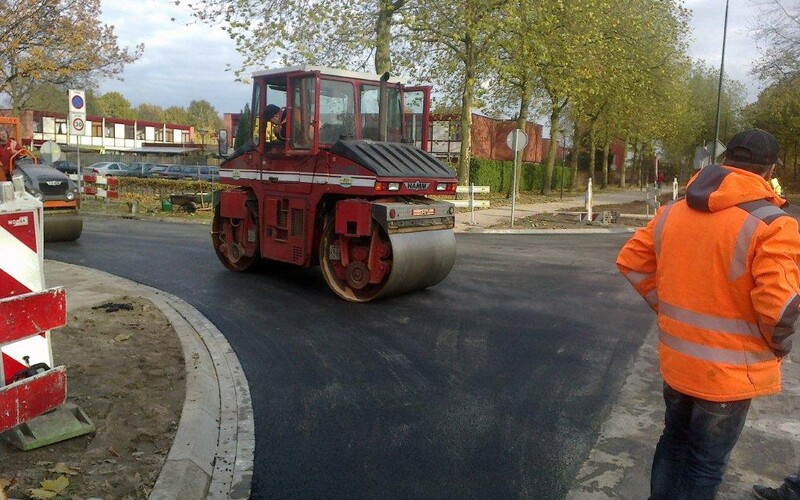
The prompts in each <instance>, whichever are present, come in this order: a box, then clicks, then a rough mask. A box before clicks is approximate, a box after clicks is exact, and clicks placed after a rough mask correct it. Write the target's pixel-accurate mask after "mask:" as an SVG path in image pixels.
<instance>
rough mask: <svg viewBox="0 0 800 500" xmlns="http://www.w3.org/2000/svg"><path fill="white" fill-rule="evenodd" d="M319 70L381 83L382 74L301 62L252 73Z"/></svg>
mask: <svg viewBox="0 0 800 500" xmlns="http://www.w3.org/2000/svg"><path fill="white" fill-rule="evenodd" d="M317 71H319V72H320V73H321V74H322V75H326V76H337V77H340V78H350V79H353V80H366V81H369V82H376V83H380V81H381V75H376V74H373V73H362V72H360V71H350V70H346V69H336V68H327V67H325V66H314V65H311V64H301V65H298V66H287V67H283V68H274V69H265V70H261V71H256V72H254V73H253V74H252V76H253V78H256V77H263V76H277V75H281V74H287V73H315V72H317ZM388 82H389V83H399V84H405V79H404V78H401V77H398V76H391V77H389V81H388Z"/></svg>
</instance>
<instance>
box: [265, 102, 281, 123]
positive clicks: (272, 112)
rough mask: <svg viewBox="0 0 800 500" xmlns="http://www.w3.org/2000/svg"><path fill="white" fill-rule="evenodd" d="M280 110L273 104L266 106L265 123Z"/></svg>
mask: <svg viewBox="0 0 800 500" xmlns="http://www.w3.org/2000/svg"><path fill="white" fill-rule="evenodd" d="M280 110H281V108H279V107H278V106H276V105H274V104H267V107H266V108H264V118H266V119H267V121H269V120H270V119H271V118H272V117H273V116H275V115H277V114H278V111H280Z"/></svg>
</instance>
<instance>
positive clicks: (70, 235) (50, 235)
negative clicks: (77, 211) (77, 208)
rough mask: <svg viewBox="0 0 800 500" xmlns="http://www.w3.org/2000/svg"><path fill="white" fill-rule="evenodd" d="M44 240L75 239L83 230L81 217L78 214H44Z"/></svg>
mask: <svg viewBox="0 0 800 500" xmlns="http://www.w3.org/2000/svg"><path fill="white" fill-rule="evenodd" d="M43 222H44V241H45V242H51V241H75V240H77V239H78V238H80V237H81V233H82V232H83V218H81V216H80V215H74V214H68V215H56V214H48V213H47V212H45V214H44V221H43Z"/></svg>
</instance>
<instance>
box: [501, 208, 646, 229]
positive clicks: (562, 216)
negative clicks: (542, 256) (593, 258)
mask: <svg viewBox="0 0 800 500" xmlns="http://www.w3.org/2000/svg"><path fill="white" fill-rule="evenodd" d="M584 211H585V208H584V207H572V208H568V209H566V210H560V211H557V212H552V213H544V212H543V213H540V214H536V215H531V216H527V217H520V218H518V219H515V221H514V229H597V228H598V227H601V228H608V229H623V228H628V227H643V226H646V225H647V223H648V222H649V220H650V219H649V218H647V217H646V216H647V215H648V213H649V215H652V214H653V209H652V208H650V207H648V206H647V204H646V203H645V202H644V201H633V202H630V203H621V204H616V205H597V206H595V207H593V212H594V213H595V214H597V220H595V221H594V222H591V223H589V222H586V221H582V220H580V217H579V216H578V215H577V214H578V213H580V212H584ZM604 212H609V214H608V215H609V216H610V219H607V220H606V221H605V223H604V221H603V213H604ZM631 215H633V216H635V217H631ZM510 227H511V222H510V221H504V222H502V223H500V224H495V225H493V226H491V229H509V228H510Z"/></svg>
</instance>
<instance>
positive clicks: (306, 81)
mask: <svg viewBox="0 0 800 500" xmlns="http://www.w3.org/2000/svg"><path fill="white" fill-rule="evenodd" d="M315 85H316V82H315V78H314V77H313V76H312V77H298V78H294V79H292V81H291V87H292V90H291V92H292V106H291V116H290V117H288V118H289V121H290V122H291V131H290V132H289V140H290V142H291V145H292V148H294V149H311V144H312V142H313V135H312V122H313V121H314V112H315V111H316V110H315V105H314V91H315Z"/></svg>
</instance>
